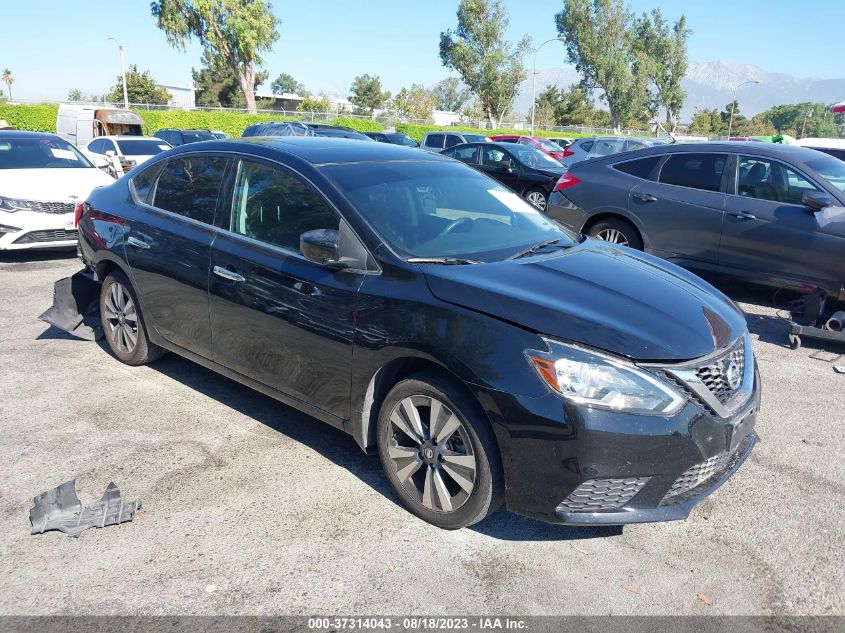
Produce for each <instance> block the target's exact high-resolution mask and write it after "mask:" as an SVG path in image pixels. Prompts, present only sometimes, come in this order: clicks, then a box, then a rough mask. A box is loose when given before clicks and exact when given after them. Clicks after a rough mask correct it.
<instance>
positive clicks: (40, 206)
mask: <svg viewBox="0 0 845 633" xmlns="http://www.w3.org/2000/svg"><path fill="white" fill-rule="evenodd" d="M75 206H76V205H75V204H74V203H73V202H39V201H38V200H30V201H29V210H30V211H37V212H38V213H56V214H60V213H73V211H74V207H75Z"/></svg>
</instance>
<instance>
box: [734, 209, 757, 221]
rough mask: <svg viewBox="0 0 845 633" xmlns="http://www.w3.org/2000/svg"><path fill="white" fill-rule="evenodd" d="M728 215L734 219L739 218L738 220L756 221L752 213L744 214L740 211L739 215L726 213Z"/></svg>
mask: <svg viewBox="0 0 845 633" xmlns="http://www.w3.org/2000/svg"><path fill="white" fill-rule="evenodd" d="M728 215H731V216H733V217H735V218H739V219H740V220H756V219H757V216H756V215H754V214H753V213H746V212H745V211H740V212H739V213H733V212H731V211H729V212H728Z"/></svg>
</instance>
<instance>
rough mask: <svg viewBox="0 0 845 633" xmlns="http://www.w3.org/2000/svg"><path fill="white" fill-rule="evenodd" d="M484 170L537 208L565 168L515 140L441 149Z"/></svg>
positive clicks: (544, 200)
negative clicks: (512, 141) (515, 142)
mask: <svg viewBox="0 0 845 633" xmlns="http://www.w3.org/2000/svg"><path fill="white" fill-rule="evenodd" d="M441 154H443V155H444V156H449V157H450V158H457V159H458V160H460V161H463V162H464V163H466V164H467V165H470V166H472V167H474V168H475V169H477V170H478V171H481V172H484V173H485V174H487V175H488V176H491V177H493V178H495V179H496V180H498V181H499V182H500V183H502V184H503V185H505V186H506V187H508V188H510V189H511V190H512V191H515V192H517V193H518V194H519V195H521V196H522V197H523V198H525V199H526V200H528V202H530V203H531V204H533V205H534V206H535V207H537V208H538V209H541V210H542V209H545V208H546V201H547V200H548V199H549V194H550V193H551V192H552V189H553V188H554V186H555V184H557V181H558V180H559V179H560V177H561V176H562V175H563V173H564V172H565V171H566V168H565V167H564V166H563V165H561V164H560V163H559V162H557V161H556V160H555V159H554V158H552V157H551V156H549V155H548V154H545V153H543V152H541V151H540V150H538V149H535V148H534V147H531V146H530V145H516V144H514V143H490V142H486V143H463V144H461V145H455V146H454V147H450V148H449V149H445V150H443V151H442V152H441Z"/></svg>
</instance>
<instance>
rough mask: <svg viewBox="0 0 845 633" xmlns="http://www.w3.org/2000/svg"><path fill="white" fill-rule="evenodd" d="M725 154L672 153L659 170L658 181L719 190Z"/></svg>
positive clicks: (680, 185)
mask: <svg viewBox="0 0 845 633" xmlns="http://www.w3.org/2000/svg"><path fill="white" fill-rule="evenodd" d="M726 160H727V155H726V154H673V155H671V156H670V157H669V160H667V161H666V162H665V163H663V168H662V169H661V170H660V182H662V183H665V184H667V185H677V186H679V187H690V188H691V189H703V190H705V191H719V185H720V183H721V182H722V172H723V171H724V170H725V161H726Z"/></svg>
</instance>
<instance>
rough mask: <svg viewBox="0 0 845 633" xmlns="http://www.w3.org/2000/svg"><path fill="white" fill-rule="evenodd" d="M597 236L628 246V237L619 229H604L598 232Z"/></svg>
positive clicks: (612, 242)
mask: <svg viewBox="0 0 845 633" xmlns="http://www.w3.org/2000/svg"><path fill="white" fill-rule="evenodd" d="M596 237H597V238H599V239H600V240H604V241H605V242H610V243H611V244H619V245H620V246H628V238H627V237H625V234H624V233H623V232H622V231H620V230H619V229H604V230H602V231H599V232H598V233H596Z"/></svg>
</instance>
